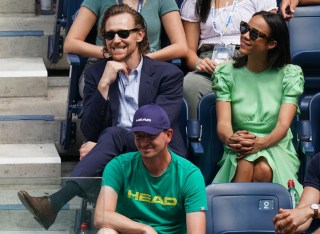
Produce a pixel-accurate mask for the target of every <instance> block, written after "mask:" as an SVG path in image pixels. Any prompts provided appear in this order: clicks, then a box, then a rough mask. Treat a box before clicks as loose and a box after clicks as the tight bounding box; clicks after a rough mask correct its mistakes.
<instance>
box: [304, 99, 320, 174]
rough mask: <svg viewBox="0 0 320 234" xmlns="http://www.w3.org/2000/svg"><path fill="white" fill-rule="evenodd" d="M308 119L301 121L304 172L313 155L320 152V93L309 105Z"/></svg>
mask: <svg viewBox="0 0 320 234" xmlns="http://www.w3.org/2000/svg"><path fill="white" fill-rule="evenodd" d="M308 116H309V118H308V119H307V120H303V121H301V127H300V131H301V133H300V135H301V136H302V137H301V138H302V139H301V154H302V155H303V157H304V161H305V162H304V164H303V167H304V172H305V171H306V168H307V166H308V164H309V161H310V159H311V157H312V156H313V155H315V154H316V153H318V152H320V122H319V119H320V93H317V94H316V95H314V96H313V97H312V98H311V100H310V103H309V105H308Z"/></svg>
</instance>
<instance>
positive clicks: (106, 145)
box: [18, 127, 137, 229]
mask: <svg viewBox="0 0 320 234" xmlns="http://www.w3.org/2000/svg"><path fill="white" fill-rule="evenodd" d="M136 150H137V148H136V146H135V143H134V137H133V133H129V134H128V130H126V129H124V128H118V127H110V128H106V129H105V130H104V131H103V132H102V134H101V135H100V137H99V140H98V142H97V145H96V146H95V147H94V148H93V149H92V150H91V151H90V152H89V153H88V155H87V156H86V157H85V158H83V159H82V160H81V161H80V162H79V163H78V164H77V165H76V167H75V168H74V169H73V171H72V173H71V177H96V176H101V175H102V172H103V169H104V167H105V165H106V164H107V163H108V162H109V161H110V160H111V159H113V158H114V157H115V156H117V155H119V154H122V153H125V152H129V151H136ZM92 187H96V183H92V180H90V179H76V178H75V179H73V180H70V181H68V182H67V183H66V184H65V186H64V187H62V188H61V189H60V190H59V191H57V192H56V193H54V194H52V195H50V196H49V197H47V196H45V197H41V198H37V197H32V196H30V195H29V194H28V193H27V192H25V191H20V192H19V193H18V196H19V198H20V200H21V202H22V203H23V205H24V206H25V207H27V208H28V207H29V208H30V209H28V210H29V211H30V212H31V213H32V214H33V215H34V216H35V218H36V219H37V220H38V221H39V223H40V224H41V225H42V226H44V227H45V228H46V229H48V228H49V227H50V226H51V225H52V224H53V223H54V220H55V217H56V215H57V213H58V212H59V211H60V210H61V209H62V207H63V206H64V205H65V204H66V203H67V202H68V201H70V200H71V199H72V198H73V197H75V196H81V197H86V192H87V191H89V190H91V189H92ZM43 204H45V205H43ZM44 207H45V209H44ZM48 213H50V215H47V214H48ZM52 216H54V218H52Z"/></svg>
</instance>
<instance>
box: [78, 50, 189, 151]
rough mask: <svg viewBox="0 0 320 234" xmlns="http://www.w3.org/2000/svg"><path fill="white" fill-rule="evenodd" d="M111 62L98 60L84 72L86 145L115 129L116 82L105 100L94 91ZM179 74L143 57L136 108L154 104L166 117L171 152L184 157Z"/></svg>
mask: <svg viewBox="0 0 320 234" xmlns="http://www.w3.org/2000/svg"><path fill="white" fill-rule="evenodd" d="M110 60H111V59H104V60H100V61H98V62H97V63H95V64H93V65H92V66H90V67H89V68H88V69H86V72H85V87H84V100H83V118H82V121H81V130H82V133H83V134H84V136H85V138H86V139H87V140H89V141H94V142H97V140H98V138H99V135H100V133H101V132H102V131H103V130H104V129H105V128H107V127H110V126H117V123H118V113H119V105H120V104H119V88H118V80H119V79H116V80H115V82H113V83H112V84H111V86H110V88H109V99H108V100H105V99H104V98H103V97H102V95H101V93H100V92H99V90H98V89H97V87H98V84H99V81H100V79H101V77H102V74H103V72H104V69H105V67H106V64H107V62H108V61H110ZM183 78H184V75H183V73H182V71H181V70H180V69H179V68H178V67H177V66H175V65H173V64H171V63H167V62H160V61H156V60H153V59H150V58H148V57H145V56H144V57H143V65H142V69H141V78H140V88H139V100H138V105H139V107H141V106H143V105H146V104H150V103H156V104H158V105H159V106H161V107H162V108H163V109H164V110H165V111H166V112H167V114H168V116H169V119H170V121H171V128H172V129H173V130H174V133H173V139H172V141H171V142H170V145H169V146H170V149H172V150H173V151H174V152H175V153H177V154H178V155H181V156H186V147H185V145H184V141H183V139H182V136H181V133H180V131H179V115H180V110H181V106H182V90H183Z"/></svg>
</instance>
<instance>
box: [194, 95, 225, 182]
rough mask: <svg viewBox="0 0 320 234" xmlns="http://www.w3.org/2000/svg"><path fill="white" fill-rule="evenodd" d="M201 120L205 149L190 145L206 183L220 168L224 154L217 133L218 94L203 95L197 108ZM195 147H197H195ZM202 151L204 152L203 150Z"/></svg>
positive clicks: (200, 140)
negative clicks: (219, 164)
mask: <svg viewBox="0 0 320 234" xmlns="http://www.w3.org/2000/svg"><path fill="white" fill-rule="evenodd" d="M197 116H198V120H190V121H198V122H199V128H200V129H199V130H198V132H199V143H201V145H202V148H203V149H200V150H199V149H198V148H199V146H198V145H196V144H194V145H190V148H191V150H192V152H199V151H200V153H197V154H194V153H191V154H192V155H191V161H192V162H193V163H194V164H195V165H197V166H198V167H199V168H200V170H201V172H202V174H203V176H204V179H205V182H206V184H207V185H208V184H210V183H211V182H212V180H213V178H214V176H215V175H216V173H217V172H218V170H219V166H218V162H219V161H220V159H221V157H222V154H223V145H222V143H221V142H220V140H219V137H218V135H217V118H216V96H215V94H214V93H209V94H207V95H205V96H203V97H202V98H201V99H200V101H199V103H198V110H197ZM195 147H197V148H196V149H195ZM201 151H202V152H201Z"/></svg>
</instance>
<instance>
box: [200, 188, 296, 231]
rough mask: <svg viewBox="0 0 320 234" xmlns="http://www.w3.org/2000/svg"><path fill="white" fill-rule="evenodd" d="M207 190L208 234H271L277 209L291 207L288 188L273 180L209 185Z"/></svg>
mask: <svg viewBox="0 0 320 234" xmlns="http://www.w3.org/2000/svg"><path fill="white" fill-rule="evenodd" d="M206 190H207V200H208V210H207V211H206V225H207V228H206V233H207V234H226V233H229V234H231V233H232V234H236V233H246V234H250V233H252V234H253V233H274V225H273V223H272V218H273V217H274V216H275V215H276V214H277V213H278V210H279V208H285V209H291V208H292V202H291V199H290V195H289V193H288V191H287V189H286V188H285V187H283V186H282V185H279V184H276V183H222V184H211V185H209V186H207V188H206Z"/></svg>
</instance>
